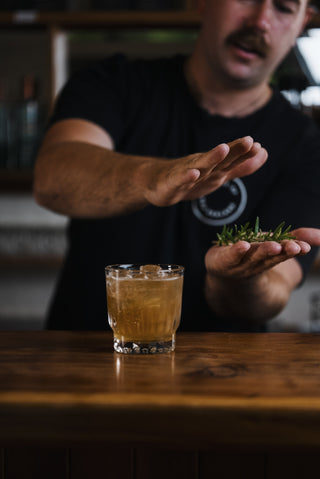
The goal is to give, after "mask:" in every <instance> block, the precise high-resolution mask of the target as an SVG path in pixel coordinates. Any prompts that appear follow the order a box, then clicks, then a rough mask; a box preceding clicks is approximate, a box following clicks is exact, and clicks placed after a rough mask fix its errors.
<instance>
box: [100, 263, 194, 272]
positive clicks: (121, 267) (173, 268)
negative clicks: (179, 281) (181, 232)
mask: <svg viewBox="0 0 320 479" xmlns="http://www.w3.org/2000/svg"><path fill="white" fill-rule="evenodd" d="M148 265H150V266H151V265H152V266H160V268H161V271H164V272H170V273H175V272H176V273H178V272H180V273H181V272H183V271H184V270H185V267H184V266H182V265H179V264H170V263H115V264H109V265H107V266H105V268H104V269H105V272H108V271H135V272H139V271H140V267H141V266H148Z"/></svg>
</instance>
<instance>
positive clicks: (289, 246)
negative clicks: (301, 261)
mask: <svg viewBox="0 0 320 479" xmlns="http://www.w3.org/2000/svg"><path fill="white" fill-rule="evenodd" d="M281 244H282V248H283V251H284V252H285V253H286V254H287V255H288V256H291V257H293V256H298V255H299V256H301V255H305V254H307V253H309V251H310V250H311V246H310V245H309V243H306V242H305V241H297V240H284V241H282V242H281Z"/></svg>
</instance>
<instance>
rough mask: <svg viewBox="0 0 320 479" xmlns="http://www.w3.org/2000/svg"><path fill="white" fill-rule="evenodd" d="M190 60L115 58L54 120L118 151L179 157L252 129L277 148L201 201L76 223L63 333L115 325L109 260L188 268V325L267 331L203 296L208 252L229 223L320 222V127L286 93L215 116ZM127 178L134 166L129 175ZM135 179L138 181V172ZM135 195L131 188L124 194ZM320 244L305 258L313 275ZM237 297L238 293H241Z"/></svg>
mask: <svg viewBox="0 0 320 479" xmlns="http://www.w3.org/2000/svg"><path fill="white" fill-rule="evenodd" d="M184 61H185V58H184V57H183V56H177V57H174V58H170V59H157V60H135V61H128V60H127V59H126V58H125V57H124V56H122V55H115V56H114V57H112V58H109V59H106V60H104V61H102V62H100V63H98V64H96V65H94V66H93V67H90V68H88V69H87V70H85V71H81V72H79V73H76V74H75V75H74V76H73V77H72V78H71V79H70V81H69V82H68V84H67V85H66V87H65V88H64V90H63V91H62V93H61V95H60V97H59V99H58V102H57V105H56V108H55V112H54V115H53V118H52V122H56V121H59V120H62V119H66V118H82V119H85V120H89V121H91V122H93V123H96V124H97V125H99V126H100V127H102V128H104V129H105V130H106V131H107V132H108V133H109V134H110V135H111V136H112V138H113V140H114V143H115V149H116V150H117V151H119V152H126V153H131V154H137V155H149V156H157V157H162V158H166V159H168V161H169V160H170V158H175V157H181V156H184V155H187V154H190V153H195V152H201V151H207V150H209V149H210V148H213V147H214V146H216V145H217V144H219V143H222V142H229V141H232V140H234V139H236V138H239V137H242V136H246V135H251V136H252V137H253V138H254V140H255V141H259V142H261V144H262V145H263V146H264V147H265V148H266V149H267V150H268V153H269V157H268V160H267V162H266V163H265V165H264V166H263V167H262V168H260V169H259V170H258V171H257V172H255V173H254V174H252V175H250V176H248V177H245V178H241V179H236V180H233V181H230V182H229V183H228V184H226V185H224V186H223V187H221V188H220V189H219V190H218V191H216V192H214V193H212V194H210V195H208V196H206V197H203V198H200V199H198V200H195V201H184V202H181V203H179V204H177V205H174V206H171V207H166V208H159V207H155V206H147V207H146V208H144V209H142V210H140V211H137V212H134V213H132V214H128V215H124V216H119V217H116V218H111V219H71V221H70V225H69V228H68V238H69V249H68V252H67V255H66V260H65V264H64V267H63V269H62V272H61V276H60V280H59V283H58V285H57V289H56V293H55V296H54V299H53V303H52V307H51V310H50V315H49V321H48V327H49V328H52V329H85V330H95V329H97V330H100V329H107V328H108V324H107V303H106V292H105V277H104V267H105V266H106V265H108V264H113V263H139V262H144V263H174V264H182V265H184V266H185V268H186V270H185V280H184V297H183V309H182V321H181V326H180V330H187V331H188V330H189V331H215V330H218V331H222V330H235V331H242V330H243V331H246V330H249V331H250V330H255V328H254V327H252V326H250V325H246V324H241V325H239V324H237V323H234V322H233V320H232V318H230V320H228V321H221V319H219V318H216V317H214V315H213V313H212V312H211V311H210V310H209V308H208V306H207V304H206V301H205V299H204V295H203V282H204V276H205V266H204V256H205V253H206V251H207V250H208V248H209V247H210V246H211V244H212V241H213V240H215V239H216V233H217V232H219V231H221V229H222V226H223V225H224V224H228V225H232V224H234V223H236V224H238V225H240V224H243V223H245V222H247V221H250V222H251V223H252V224H254V221H255V218H256V217H257V216H259V218H260V226H261V227H262V229H264V230H269V229H271V228H274V227H275V226H277V225H278V224H279V223H280V222H282V221H285V222H286V224H287V225H292V227H299V226H312V227H320V215H319V213H318V212H319V211H320V192H319V177H320V166H319V160H320V153H319V152H320V132H319V130H318V129H317V128H316V126H315V125H314V124H313V123H312V122H311V120H310V119H309V118H307V117H305V116H303V115H302V114H301V113H300V112H298V111H296V110H294V109H293V108H292V107H291V106H290V105H289V103H288V102H287V101H286V100H285V99H284V98H283V97H282V95H281V94H280V93H279V92H277V91H275V92H274V94H273V97H272V99H271V100H270V101H269V103H268V104H267V105H265V106H264V107H263V108H262V109H260V110H258V111H257V112H255V113H253V114H251V115H249V116H247V117H246V118H225V117H222V116H219V115H210V114H209V113H208V112H207V111H205V110H203V109H202V108H200V107H199V106H198V105H197V103H196V102H195V100H194V98H193V96H192V95H191V93H190V91H189V89H188V86H187V84H186V82H185V78H184V74H183V65H184ZM123 174H124V175H126V172H125V171H124V172H123ZM127 180H128V182H130V177H128V179H127ZM124 193H125V192H124ZM314 254H315V251H314V250H313V252H311V253H309V254H308V255H306V256H305V257H303V258H302V257H301V258H299V261H300V263H301V265H302V268H303V270H304V273H306V271H307V270H308V268H309V267H310V265H311V262H312V260H313V258H314ZM230 295H232V291H230Z"/></svg>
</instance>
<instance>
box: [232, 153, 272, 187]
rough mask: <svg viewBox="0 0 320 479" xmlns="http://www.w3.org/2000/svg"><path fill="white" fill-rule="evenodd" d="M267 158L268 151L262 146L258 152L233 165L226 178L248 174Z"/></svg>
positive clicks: (260, 165) (261, 164) (259, 166)
mask: <svg viewBox="0 0 320 479" xmlns="http://www.w3.org/2000/svg"><path fill="white" fill-rule="evenodd" d="M267 159H268V152H267V150H265V149H264V148H261V149H260V150H259V152H258V153H257V154H256V155H255V156H254V157H252V158H251V157H250V158H248V159H245V160H243V162H242V163H240V164H238V165H237V166H234V167H233V168H232V170H230V171H229V173H228V175H227V176H228V179H229V180H232V179H233V178H241V177H243V176H248V175H251V174H252V173H254V172H255V171H257V170H258V169H259V168H261V167H262V166H263V165H264V164H265V162H266V161H267Z"/></svg>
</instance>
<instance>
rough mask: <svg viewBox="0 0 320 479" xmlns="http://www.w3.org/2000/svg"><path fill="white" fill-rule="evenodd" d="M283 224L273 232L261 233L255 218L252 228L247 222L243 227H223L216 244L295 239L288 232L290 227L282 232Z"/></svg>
mask: <svg viewBox="0 0 320 479" xmlns="http://www.w3.org/2000/svg"><path fill="white" fill-rule="evenodd" d="M284 225H285V222H284V221H282V223H280V224H279V225H278V226H277V227H276V229H275V230H274V231H272V230H269V231H267V232H262V230H261V228H260V226H259V217H258V216H257V218H256V221H255V225H254V228H252V227H250V223H249V222H247V223H245V224H244V225H240V226H238V225H234V227H230V228H229V227H227V226H226V225H224V226H223V228H222V231H221V233H217V240H218V241H216V243H218V244H219V246H224V245H229V244H232V243H236V242H237V241H241V240H243V241H248V242H249V243H253V242H262V241H278V242H280V241H282V240H284V239H295V236H293V235H292V234H291V232H290V230H291V225H290V226H288V227H287V228H286V229H285V230H283V228H284Z"/></svg>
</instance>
